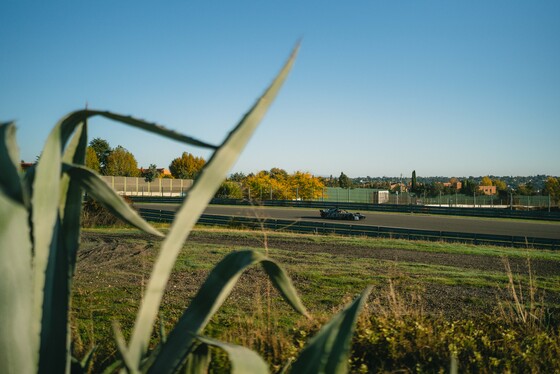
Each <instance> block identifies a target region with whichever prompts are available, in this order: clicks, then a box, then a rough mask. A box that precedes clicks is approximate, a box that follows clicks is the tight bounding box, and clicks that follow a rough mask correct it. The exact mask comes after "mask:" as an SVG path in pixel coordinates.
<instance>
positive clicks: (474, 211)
mask: <svg viewBox="0 0 560 374" xmlns="http://www.w3.org/2000/svg"><path fill="white" fill-rule="evenodd" d="M132 201H134V202H139V203H170V204H180V203H181V202H182V201H183V198H182V197H140V196H138V197H136V196H135V197H132ZM211 204H221V205H251V204H254V205H259V206H282V207H296V208H316V209H322V208H325V207H334V206H336V207H338V208H340V209H347V210H354V211H371V212H392V213H418V214H441V215H450V216H469V217H486V218H518V219H534V220H545V221H560V212H548V211H527V210H510V209H503V208H501V209H500V208H449V207H437V206H428V205H396V204H364V203H329V202H322V201H293V200H262V201H253V202H250V201H248V200H236V199H213V200H212V201H211Z"/></svg>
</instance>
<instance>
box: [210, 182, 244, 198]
mask: <svg viewBox="0 0 560 374" xmlns="http://www.w3.org/2000/svg"><path fill="white" fill-rule="evenodd" d="M216 197H217V198H222V199H242V198H243V191H242V190H241V186H240V185H239V183H238V182H232V181H225V182H223V183H222V185H221V186H220V188H219V189H218V192H216Z"/></svg>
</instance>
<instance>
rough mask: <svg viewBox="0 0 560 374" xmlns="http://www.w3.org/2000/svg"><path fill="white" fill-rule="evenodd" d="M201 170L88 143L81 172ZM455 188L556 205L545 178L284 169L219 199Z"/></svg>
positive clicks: (429, 193)
mask: <svg viewBox="0 0 560 374" xmlns="http://www.w3.org/2000/svg"><path fill="white" fill-rule="evenodd" d="M205 164H206V161H205V160H204V159H203V158H202V157H198V156H195V155H192V154H190V153H188V152H183V153H182V154H181V156H179V157H177V158H175V159H173V160H172V161H171V163H170V164H169V171H170V174H162V173H161V170H162V169H158V168H157V166H156V165H155V164H150V165H149V167H148V168H147V169H139V168H138V163H137V161H136V158H135V157H134V155H133V154H132V153H131V152H130V151H128V150H127V149H126V148H124V147H123V146H121V145H118V146H116V147H115V148H112V147H111V146H110V144H109V142H107V140H105V139H101V138H95V139H93V140H92V141H91V142H90V143H89V146H88V147H87V151H86V166H87V167H89V168H91V169H93V170H95V171H97V172H98V173H100V174H102V175H114V176H125V177H139V176H142V177H144V178H145V180H146V181H153V180H154V179H157V178H179V179H195V178H196V177H197V176H198V174H199V173H200V170H201V169H202V168H203V167H204V165H205ZM457 182H460V184H461V189H460V193H461V194H464V195H477V194H481V193H482V192H480V191H479V186H495V187H496V193H497V195H498V196H499V197H500V198H507V197H508V196H509V195H510V194H515V195H523V196H531V195H544V196H550V197H551V200H552V201H554V202H555V203H558V202H559V201H560V179H559V178H558V177H553V176H546V175H536V176H528V177H522V176H516V177H514V176H503V177H496V176H492V175H488V176H482V177H472V176H470V177H462V178H457V177H452V178H447V177H441V176H440V177H419V176H417V174H416V170H413V171H412V174H411V176H410V178H407V177H405V178H403V177H402V176H401V177H370V176H367V177H359V178H349V177H348V176H347V175H346V174H345V173H344V172H341V173H340V175H339V176H338V177H333V176H332V175H331V176H330V177H326V178H323V177H315V176H313V175H311V174H310V173H306V172H299V171H298V172H295V173H293V174H288V173H287V172H286V171H285V170H283V169H280V168H272V169H270V170H262V171H259V172H258V173H255V174H253V173H251V174H249V175H244V174H243V173H234V174H232V175H230V177H229V178H228V179H227V180H226V181H225V182H224V184H223V185H222V187H221V188H220V190H219V191H218V195H220V196H232V197H236V198H241V197H243V196H244V195H247V194H248V193H252V194H253V196H252V197H253V198H254V197H260V196H261V194H263V193H266V194H267V198H270V197H271V196H272V198H273V199H295V198H301V199H311V198H318V197H320V196H321V194H322V189H323V188H324V187H341V188H373V189H387V190H390V191H392V192H396V191H399V192H400V191H402V190H403V189H404V190H406V191H408V192H410V193H413V194H416V195H418V196H426V197H437V196H439V195H450V194H454V193H457V192H458V191H457V189H456V188H455V187H454V186H455V185H456V183H457ZM249 191H251V192H249ZM257 195H258V196H257Z"/></svg>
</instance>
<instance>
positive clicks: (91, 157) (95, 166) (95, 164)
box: [85, 147, 101, 173]
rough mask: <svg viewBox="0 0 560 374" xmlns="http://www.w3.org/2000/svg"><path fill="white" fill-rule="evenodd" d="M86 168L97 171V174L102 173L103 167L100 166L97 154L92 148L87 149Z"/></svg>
mask: <svg viewBox="0 0 560 374" xmlns="http://www.w3.org/2000/svg"><path fill="white" fill-rule="evenodd" d="M85 165H86V167H88V168H90V169H91V170H95V171H96V172H98V173H100V172H101V165H99V159H98V158H97V154H96V153H95V150H94V149H93V148H92V147H87V148H86V162H85Z"/></svg>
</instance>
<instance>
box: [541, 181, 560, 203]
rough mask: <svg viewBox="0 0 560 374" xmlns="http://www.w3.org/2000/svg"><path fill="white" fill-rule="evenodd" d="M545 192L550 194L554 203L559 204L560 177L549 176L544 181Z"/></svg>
mask: <svg viewBox="0 0 560 374" xmlns="http://www.w3.org/2000/svg"><path fill="white" fill-rule="evenodd" d="M543 194H544V195H550V198H551V199H552V200H553V201H554V203H555V204H558V201H560V179H558V178H554V177H548V178H547V179H546V182H544V189H543Z"/></svg>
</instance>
